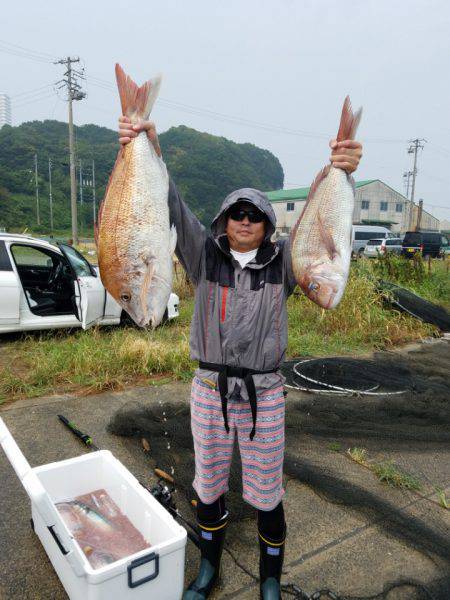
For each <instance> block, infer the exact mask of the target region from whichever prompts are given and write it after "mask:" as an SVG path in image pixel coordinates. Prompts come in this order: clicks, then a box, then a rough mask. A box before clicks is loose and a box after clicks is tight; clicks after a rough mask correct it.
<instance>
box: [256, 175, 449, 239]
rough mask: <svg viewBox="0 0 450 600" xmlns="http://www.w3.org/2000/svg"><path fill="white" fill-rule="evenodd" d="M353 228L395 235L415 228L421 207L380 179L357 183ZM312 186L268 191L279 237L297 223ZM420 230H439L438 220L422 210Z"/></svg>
mask: <svg viewBox="0 0 450 600" xmlns="http://www.w3.org/2000/svg"><path fill="white" fill-rule="evenodd" d="M355 186H356V193H355V208H354V210H353V224H354V225H382V226H384V227H387V228H388V229H390V230H391V231H392V232H394V233H405V231H408V230H410V229H414V228H415V225H416V222H417V211H418V207H417V206H416V205H414V204H413V203H412V202H411V200H409V199H408V198H406V196H403V194H400V192H397V191H396V190H394V189H393V188H391V187H390V186H388V185H387V184H386V183H384V182H383V181H381V180H379V179H369V180H366V181H357V182H356V184H355ZM308 192H309V187H303V188H296V189H292V190H276V191H272V192H267V195H268V197H269V200H270V202H271V204H272V206H273V209H274V211H275V215H276V217H277V231H276V234H277V235H278V236H279V235H282V234H288V233H289V232H290V231H291V228H292V227H293V226H294V225H295V223H296V222H297V219H298V218H299V216H300V214H301V212H302V210H303V207H304V206H305V202H306V198H307V197H308ZM421 229H427V230H432V231H439V220H438V219H436V218H435V217H433V215H431V214H429V213H428V212H426V211H422V218H421Z"/></svg>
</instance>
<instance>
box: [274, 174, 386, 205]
mask: <svg viewBox="0 0 450 600" xmlns="http://www.w3.org/2000/svg"><path fill="white" fill-rule="evenodd" d="M374 181H378V180H377V179H366V180H365V181H357V182H356V183H355V185H356V187H357V188H360V187H363V186H364V185H368V184H369V183H373V182H374ZM308 193H309V186H308V187H301V188H295V189H293V190H274V191H273V192H266V194H267V196H268V198H269V200H270V202H286V200H306V198H307V197H308Z"/></svg>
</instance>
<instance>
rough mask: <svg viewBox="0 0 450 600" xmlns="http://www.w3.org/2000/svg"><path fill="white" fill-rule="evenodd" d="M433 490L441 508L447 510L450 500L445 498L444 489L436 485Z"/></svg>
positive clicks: (449, 506)
mask: <svg viewBox="0 0 450 600" xmlns="http://www.w3.org/2000/svg"><path fill="white" fill-rule="evenodd" d="M435 490H436V493H437V496H438V499H439V504H440V505H441V506H442V508H446V509H447V510H448V509H449V508H450V502H449V500H447V495H446V493H445V490H443V489H442V488H439V487H436V488H435Z"/></svg>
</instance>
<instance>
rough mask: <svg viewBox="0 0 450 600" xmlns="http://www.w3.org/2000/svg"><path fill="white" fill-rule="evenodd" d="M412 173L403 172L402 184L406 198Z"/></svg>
mask: <svg viewBox="0 0 450 600" xmlns="http://www.w3.org/2000/svg"><path fill="white" fill-rule="evenodd" d="M412 174H413V172H412V171H405V172H404V173H403V183H404V184H405V186H406V197H407V198H409V182H410V179H411V176H412Z"/></svg>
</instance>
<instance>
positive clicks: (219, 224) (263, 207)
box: [211, 188, 277, 240]
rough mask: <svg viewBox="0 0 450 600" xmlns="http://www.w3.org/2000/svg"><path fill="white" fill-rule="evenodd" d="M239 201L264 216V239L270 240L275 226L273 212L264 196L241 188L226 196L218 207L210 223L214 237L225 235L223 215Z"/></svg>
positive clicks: (251, 189) (262, 193)
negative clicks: (265, 221)
mask: <svg viewBox="0 0 450 600" xmlns="http://www.w3.org/2000/svg"><path fill="white" fill-rule="evenodd" d="M241 200H245V201H246V202H250V203H251V204H253V205H254V206H255V207H256V208H257V209H258V210H260V211H261V212H263V213H264V214H265V215H266V217H267V222H268V225H267V227H266V235H265V237H264V239H265V240H270V238H271V237H272V235H273V234H274V232H275V226H276V222H277V221H276V217H275V212H274V210H273V208H272V206H271V204H270V202H269V199H268V197H267V196H266V194H264V192H260V191H259V190H255V189H253V188H241V189H240V190H235V191H234V192H231V194H228V196H227V197H226V198H225V200H224V201H223V202H222V206H221V207H220V210H219V212H218V213H217V215H216V216H215V217H214V220H213V222H212V223H211V231H212V234H213V235H214V237H217V236H219V235H221V234H223V233H225V228H226V224H227V223H226V217H225V213H226V212H227V210H228V209H229V208H230V207H231V206H233V204H237V203H238V202H239V201H241Z"/></svg>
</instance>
